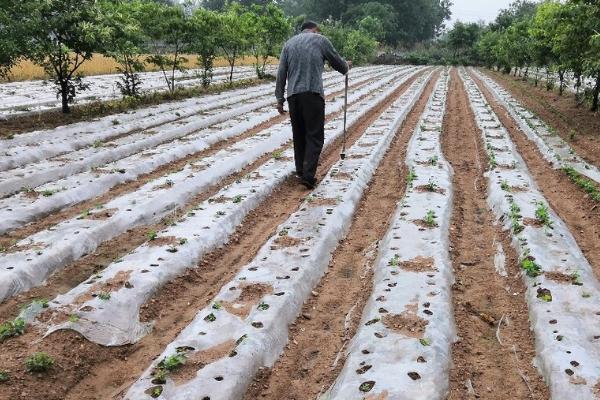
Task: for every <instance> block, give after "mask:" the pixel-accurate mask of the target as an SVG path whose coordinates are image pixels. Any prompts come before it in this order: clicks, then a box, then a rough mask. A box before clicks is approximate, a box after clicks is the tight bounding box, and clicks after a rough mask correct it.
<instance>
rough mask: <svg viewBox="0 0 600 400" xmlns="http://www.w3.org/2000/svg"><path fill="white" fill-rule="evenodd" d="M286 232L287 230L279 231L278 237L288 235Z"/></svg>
mask: <svg viewBox="0 0 600 400" xmlns="http://www.w3.org/2000/svg"><path fill="white" fill-rule="evenodd" d="M288 233H289V232H288V230H287V229H282V230H281V231H279V236H281V237H284V236H287V235H288Z"/></svg>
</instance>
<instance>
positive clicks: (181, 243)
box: [179, 238, 188, 246]
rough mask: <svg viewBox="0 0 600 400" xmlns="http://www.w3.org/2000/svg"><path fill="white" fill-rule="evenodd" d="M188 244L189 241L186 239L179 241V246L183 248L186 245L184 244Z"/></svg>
mask: <svg viewBox="0 0 600 400" xmlns="http://www.w3.org/2000/svg"><path fill="white" fill-rule="evenodd" d="M187 242H188V240H187V239H186V238H181V239H179V244H180V245H181V246H183V245H184V244H186V243H187Z"/></svg>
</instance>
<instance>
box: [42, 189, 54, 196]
mask: <svg viewBox="0 0 600 400" xmlns="http://www.w3.org/2000/svg"><path fill="white" fill-rule="evenodd" d="M52 195H54V190H44V191H43V192H42V196H44V197H50V196H52Z"/></svg>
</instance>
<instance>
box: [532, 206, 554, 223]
mask: <svg viewBox="0 0 600 400" xmlns="http://www.w3.org/2000/svg"><path fill="white" fill-rule="evenodd" d="M535 218H536V219H537V220H538V222H539V223H541V224H542V225H544V226H546V227H548V228H552V220H551V219H550V210H549V209H548V206H547V205H546V204H544V203H542V202H541V201H540V202H539V203H537V208H536V209H535Z"/></svg>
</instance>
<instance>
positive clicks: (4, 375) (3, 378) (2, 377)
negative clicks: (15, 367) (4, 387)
mask: <svg viewBox="0 0 600 400" xmlns="http://www.w3.org/2000/svg"><path fill="white" fill-rule="evenodd" d="M9 379H10V375H8V372H7V371H0V382H8V380H9Z"/></svg>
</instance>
